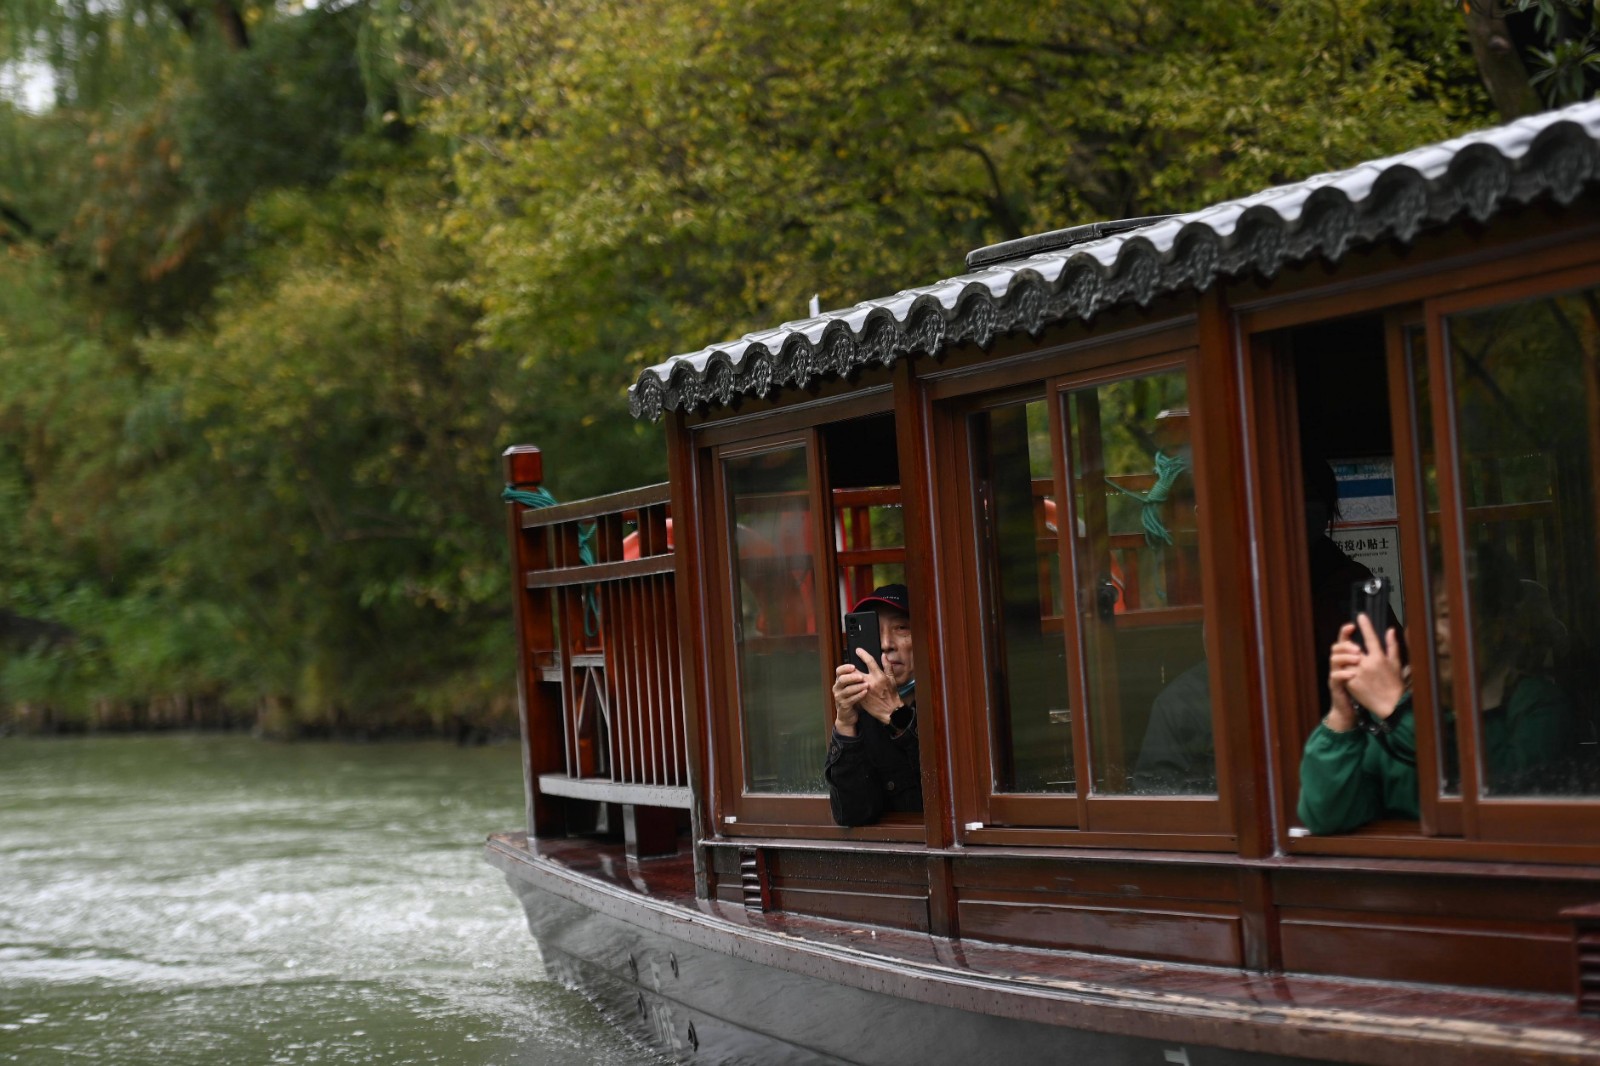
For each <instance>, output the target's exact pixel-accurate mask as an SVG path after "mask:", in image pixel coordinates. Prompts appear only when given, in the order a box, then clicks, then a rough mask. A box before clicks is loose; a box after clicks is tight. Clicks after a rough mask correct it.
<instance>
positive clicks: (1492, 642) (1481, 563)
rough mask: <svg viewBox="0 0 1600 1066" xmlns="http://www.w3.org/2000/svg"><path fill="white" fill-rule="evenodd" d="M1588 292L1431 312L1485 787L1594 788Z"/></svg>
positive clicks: (1599, 781)
mask: <svg viewBox="0 0 1600 1066" xmlns="http://www.w3.org/2000/svg"><path fill="white" fill-rule="evenodd" d="M1596 297H1597V292H1596V291H1593V290H1591V291H1589V292H1581V293H1573V294H1569V295H1565V296H1558V297H1546V298H1542V299H1536V300H1527V301H1523V302H1521V303H1516V304H1510V305H1507V306H1503V307H1496V308H1491V309H1487V310H1482V311H1473V312H1470V313H1464V314H1459V315H1454V316H1452V317H1450V318H1449V319H1448V320H1447V321H1446V331H1447V332H1446V336H1447V342H1448V351H1449V356H1450V370H1451V384H1452V388H1453V392H1454V402H1455V414H1456V432H1457V446H1458V454H1459V456H1460V468H1461V497H1462V500H1461V502H1462V507H1463V508H1464V515H1463V517H1464V520H1465V522H1464V531H1465V534H1466V541H1465V543H1466V549H1467V560H1466V562H1467V585H1468V608H1469V617H1468V621H1469V624H1470V628H1471V633H1472V654H1473V660H1474V661H1473V664H1472V666H1473V672H1474V675H1475V676H1474V681H1475V687H1476V691H1477V702H1478V708H1479V715H1480V717H1479V720H1478V733H1479V756H1478V763H1479V780H1480V782H1481V783H1482V784H1481V787H1482V792H1483V794H1484V795H1486V796H1530V795H1550V794H1555V795H1596V794H1600V747H1597V745H1596V744H1595V693H1596V681H1597V680H1600V679H1597V677H1596V675H1595V667H1594V665H1593V663H1594V646H1593V641H1594V636H1595V633H1596V623H1597V621H1600V595H1597V593H1600V588H1597V579H1596V574H1597V566H1596V564H1597V562H1600V559H1597V557H1596V552H1595V547H1596V542H1595V484H1594V475H1595V472H1596V471H1595V459H1596V451H1597V449H1600V423H1597V418H1596V412H1597V411H1600V390H1597V384H1596V381H1597V379H1596V366H1597V357H1600V303H1597V299H1596ZM1442 607H1444V605H1443V604H1438V603H1436V608H1442ZM1441 617H1443V619H1444V622H1443V623H1440V624H1438V629H1439V631H1440V636H1441V637H1443V636H1444V635H1446V634H1447V633H1448V614H1446V613H1443V612H1441ZM1436 657H1437V660H1438V662H1439V673H1440V687H1441V689H1442V688H1443V687H1444V685H1445V684H1446V683H1448V682H1449V680H1450V679H1451V678H1452V677H1453V676H1454V672H1455V669H1457V668H1459V666H1460V664H1452V663H1451V661H1450V658H1449V649H1448V648H1447V647H1445V641H1443V640H1442V639H1441V640H1440V642H1439V647H1438V648H1437V649H1436Z"/></svg>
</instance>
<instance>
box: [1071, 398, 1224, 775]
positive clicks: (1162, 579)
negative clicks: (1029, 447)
mask: <svg viewBox="0 0 1600 1066" xmlns="http://www.w3.org/2000/svg"><path fill="white" fill-rule="evenodd" d="M1066 406H1067V412H1068V422H1067V424H1068V431H1069V436H1070V443H1069V448H1070V458H1071V469H1072V493H1073V501H1074V512H1075V528H1074V530H1073V533H1074V536H1073V538H1072V539H1073V558H1074V561H1075V565H1076V576H1077V587H1078V589H1079V590H1080V596H1079V600H1078V603H1079V614H1078V619H1079V624H1078V630H1079V639H1080V646H1081V654H1082V657H1083V664H1084V676H1085V686H1086V692H1087V704H1088V708H1089V716H1090V717H1089V722H1088V735H1089V765H1090V768H1091V775H1092V791H1093V792H1094V793H1098V794H1105V795H1135V794H1142V795H1209V794H1214V793H1215V792H1216V787H1217V769H1216V755H1215V745H1214V743H1213V734H1212V726H1211V700H1210V679H1209V674H1208V670H1207V666H1206V660H1205V654H1204V649H1203V646H1202V640H1201V616H1202V606H1203V605H1202V595H1201V588H1200V566H1199V550H1200V542H1199V540H1200V539H1199V533H1198V530H1197V528H1196V525H1195V489H1194V476H1193V455H1192V449H1191V446H1190V436H1189V406H1188V381H1187V377H1186V375H1185V373H1184V371H1182V370H1181V369H1171V370H1164V371H1162V372H1159V373H1154V374H1147V375H1143V376H1139V377H1132V378H1126V379H1124V380H1121V381H1113V382H1108V383H1104V384H1099V385H1094V386H1091V387H1088V388H1081V389H1075V390H1073V391H1071V392H1070V393H1068V394H1067V396H1066Z"/></svg>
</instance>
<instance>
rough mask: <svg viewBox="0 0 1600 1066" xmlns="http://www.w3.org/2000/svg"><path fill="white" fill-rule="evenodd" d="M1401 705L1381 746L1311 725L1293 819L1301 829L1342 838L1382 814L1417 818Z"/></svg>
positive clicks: (1360, 734) (1359, 734)
mask: <svg viewBox="0 0 1600 1066" xmlns="http://www.w3.org/2000/svg"><path fill="white" fill-rule="evenodd" d="M1402 706H1403V709H1397V711H1396V713H1397V714H1398V717H1397V718H1395V719H1394V730H1393V732H1391V733H1390V734H1389V735H1388V736H1387V737H1385V738H1384V740H1385V741H1387V746H1385V744H1384V743H1383V742H1381V741H1379V740H1378V739H1377V738H1376V737H1373V736H1371V735H1370V734H1368V733H1367V732H1365V731H1364V730H1360V729H1352V730H1350V732H1348V733H1335V732H1334V731H1333V730H1331V729H1329V728H1328V727H1327V726H1325V725H1318V726H1317V728H1316V730H1315V731H1314V732H1313V733H1312V734H1311V736H1310V737H1309V738H1308V739H1307V740H1306V750H1305V755H1304V756H1303V757H1302V758H1301V760H1300V804H1299V814H1300V821H1302V822H1303V823H1305V826H1306V828H1308V829H1310V830H1311V831H1312V832H1313V833H1316V834H1319V835H1321V834H1326V833H1348V832H1349V831H1350V830H1352V829H1356V828H1358V827H1360V826H1363V825H1366V824H1367V823H1368V822H1370V821H1372V820H1373V819H1375V818H1380V817H1382V816H1383V815H1385V814H1390V815H1396V816H1399V817H1402V818H1415V817H1417V768H1416V765H1415V759H1416V750H1417V727H1416V722H1415V716H1414V715H1412V714H1410V713H1409V712H1410V709H1411V708H1410V707H1408V706H1404V705H1402ZM1407 759H1409V760H1411V761H1410V762H1407V761H1406V760H1407Z"/></svg>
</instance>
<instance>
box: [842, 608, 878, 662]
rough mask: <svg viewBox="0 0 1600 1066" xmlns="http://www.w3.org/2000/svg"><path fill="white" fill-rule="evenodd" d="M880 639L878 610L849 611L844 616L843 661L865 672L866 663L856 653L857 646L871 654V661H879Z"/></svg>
mask: <svg viewBox="0 0 1600 1066" xmlns="http://www.w3.org/2000/svg"><path fill="white" fill-rule="evenodd" d="M881 647H882V641H881V640H880V639H879V637H878V612H877V611H851V612H850V613H849V614H847V615H845V616H844V661H845V662H846V663H848V664H850V665H851V666H853V667H855V668H856V669H857V670H860V671H861V672H862V673H866V672H867V664H866V663H864V662H862V661H861V656H859V655H857V654H856V649H857V648H865V649H866V651H867V654H868V655H870V656H872V661H873V662H879V661H880V659H881V657H882V655H881V652H880V650H879V649H880V648H881Z"/></svg>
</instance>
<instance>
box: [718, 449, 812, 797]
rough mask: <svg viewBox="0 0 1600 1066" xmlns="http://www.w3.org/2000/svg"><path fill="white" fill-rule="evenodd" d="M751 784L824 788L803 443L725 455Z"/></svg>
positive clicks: (763, 788) (769, 788)
mask: <svg viewBox="0 0 1600 1066" xmlns="http://www.w3.org/2000/svg"><path fill="white" fill-rule="evenodd" d="M724 471H725V476H726V478H727V486H728V501H729V507H728V509H729V512H730V513H731V515H732V518H733V526H734V528H733V531H732V539H733V542H734V565H733V569H734V573H733V578H734V589H735V595H736V597H737V602H738V608H739V623H738V626H737V631H736V633H735V638H734V639H735V646H736V650H737V655H738V664H739V706H740V712H741V714H742V716H743V720H744V747H745V759H744V765H745V787H746V788H747V789H749V790H750V791H751V792H787V793H793V792H820V791H822V760H823V755H824V753H825V750H826V747H825V741H826V706H825V705H826V699H825V697H826V693H825V692H824V691H823V688H822V661H821V658H820V655H821V650H820V647H819V644H818V641H817V632H816V612H815V610H814V606H815V600H816V592H815V590H816V576H815V574H814V572H813V570H812V553H811V547H812V540H813V532H812V528H813V527H812V514H811V497H810V495H809V493H808V492H807V477H806V452H805V449H804V448H802V447H794V448H786V449H783V450H780V451H771V452H763V453H761V454H759V455H746V456H740V457H738V458H734V459H729V460H726V462H725V464H724Z"/></svg>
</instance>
